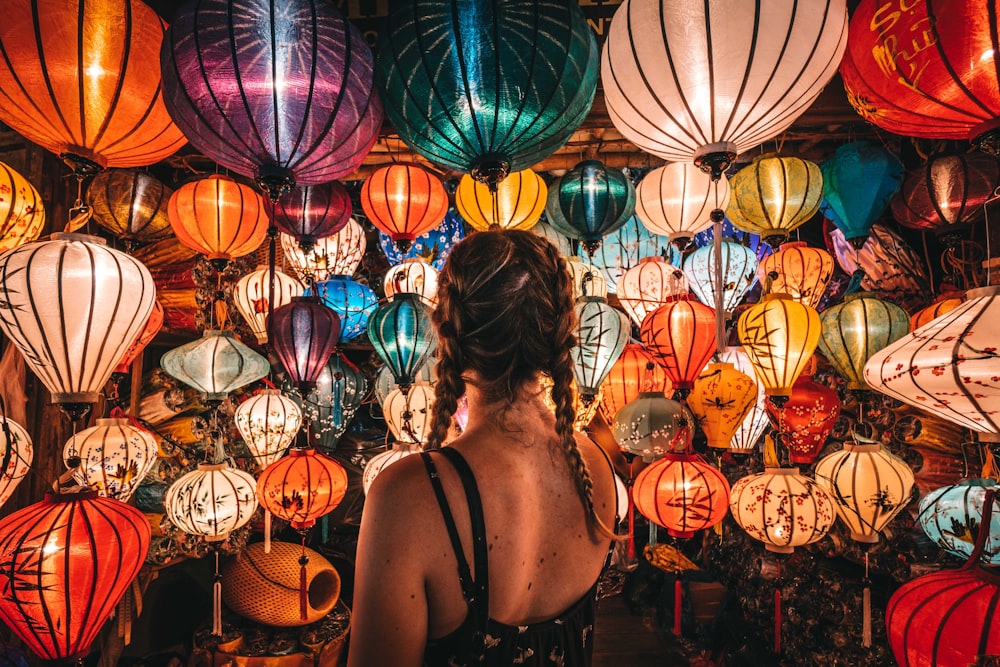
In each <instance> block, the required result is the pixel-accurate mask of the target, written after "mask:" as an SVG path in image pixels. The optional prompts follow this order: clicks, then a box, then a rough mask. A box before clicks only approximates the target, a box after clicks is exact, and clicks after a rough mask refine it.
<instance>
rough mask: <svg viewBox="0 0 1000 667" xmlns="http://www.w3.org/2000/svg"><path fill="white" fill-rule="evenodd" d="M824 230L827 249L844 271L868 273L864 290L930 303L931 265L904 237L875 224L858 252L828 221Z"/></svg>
mask: <svg viewBox="0 0 1000 667" xmlns="http://www.w3.org/2000/svg"><path fill="white" fill-rule="evenodd" d="M823 229H824V232H826V247H827V249H829V250H830V252H832V253H833V256H834V257H836V258H837V264H839V265H840V268H842V269H843V270H844V272H845V273H848V274H852V275H853V274H854V273H855V272H856V271H857V270H858V269H863V270H864V273H863V274H862V278H861V289H863V290H868V291H871V292H877V293H878V294H881V295H885V296H892V297H894V298H896V299H911V300H912V301H914V302H917V303H919V304H921V305H922V304H924V303H925V302H926V301H927V296H928V295H929V294H931V293H932V290H931V288H930V281H929V280H928V277H927V265H926V264H925V263H924V258H923V257H922V256H921V255H919V254H918V253H917V252H915V251H914V250H913V248H911V247H910V246H909V245H908V244H907V243H906V241H905V240H904V239H903V237H902V236H900V235H899V234H897V233H896V232H894V231H892V230H891V229H889V228H888V227H886V226H885V225H882V224H880V223H875V224H874V225H872V227H871V230H870V231H869V232H868V240H867V241H865V244H864V245H863V246H861V248H860V249H858V248H856V247H854V245H853V244H851V243H850V242H849V241H848V240H847V239H846V238H845V237H844V233H843V232H842V231H840V230H839V229H836V228H835V227H834V226H833V225H832V224H829V221H824V223H823Z"/></svg>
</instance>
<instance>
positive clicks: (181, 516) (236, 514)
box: [163, 443, 257, 542]
mask: <svg viewBox="0 0 1000 667" xmlns="http://www.w3.org/2000/svg"><path fill="white" fill-rule="evenodd" d="M216 444H217V446H219V447H220V449H221V443H216ZM255 482H256V480H254V478H253V475H251V474H250V473H248V472H244V471H242V470H239V469H237V468H233V467H230V465H229V464H228V463H226V462H224V461H220V462H219V463H199V464H198V468H197V469H196V470H192V471H191V472H189V473H187V474H186V475H182V476H181V477H179V478H177V479H176V480H175V481H174V483H173V484H171V485H170V486H169V487H167V491H166V493H165V494H164V496H163V506H164V507H165V508H166V510H167V517H168V518H169V519H170V521H171V523H173V524H174V525H175V526H177V527H178V528H179V529H180V530H182V531H184V532H185V533H188V534H189V535H197V536H200V537H204V538H205V540H206V541H208V542H221V541H223V540H225V539H226V538H227V537H229V534H230V533H231V532H233V531H234V530H237V529H239V528H241V527H243V526H245V525H246V524H247V523H248V522H249V521H250V519H251V518H252V517H253V513H254V511H255V510H256V509H257V498H256V497H255V496H254V484H255Z"/></svg>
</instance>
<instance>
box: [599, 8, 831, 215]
mask: <svg viewBox="0 0 1000 667" xmlns="http://www.w3.org/2000/svg"><path fill="white" fill-rule="evenodd" d="M678 17H683V20H677V19H678ZM846 42H847V3H845V2H843V1H842V0H841V1H837V0H818V1H817V2H814V3H811V4H810V5H808V6H807V7H802V6H801V4H800V3H797V2H794V1H793V0H782V1H781V2H772V3H768V4H767V6H764V5H762V4H761V3H760V2H754V1H752V0H740V1H739V2H727V3H724V4H723V3H696V4H692V3H688V2H682V1H681V0H627V1H626V2H623V3H622V5H621V6H620V7H619V8H618V10H617V11H616V12H615V16H614V19H613V20H612V22H611V28H610V29H609V30H608V36H607V39H606V40H605V42H604V54H603V58H602V59H601V81H602V83H603V84H604V97H605V102H606V104H607V107H608V115H609V116H610V117H611V121H612V122H613V123H614V125H615V127H616V128H618V130H619V131H620V132H621V133H622V134H623V135H625V138H626V139H628V140H629V141H631V142H633V143H634V144H635V145H637V146H638V147H639V148H640V149H642V150H643V151H645V152H647V153H652V154H653V155H657V156H659V157H662V158H664V159H666V160H670V161H681V162H691V161H693V160H694V161H697V160H700V159H703V158H705V157H706V156H707V155H711V154H719V153H722V154H727V155H728V157H727V158H726V162H731V161H732V159H733V158H734V157H735V155H736V154H737V153H742V152H743V151H745V150H747V149H750V148H753V147H755V146H758V145H760V144H761V143H763V142H765V141H767V140H768V139H771V138H772V137H776V136H778V135H779V134H781V133H782V132H784V131H785V130H786V129H788V127H789V126H790V125H791V124H792V123H793V122H795V119H796V118H797V117H798V116H799V114H801V113H802V112H803V111H805V110H806V109H807V108H808V107H809V105H810V104H812V103H813V100H815V99H816V97H817V96H818V95H819V94H820V92H821V91H822V90H823V87H824V86H826V84H827V83H828V82H829V81H830V79H831V78H832V77H833V75H834V74H836V72H837V65H838V64H839V63H840V58H841V56H842V55H843V52H844V48H845V46H846ZM765 45H766V46H765ZM722 72H725V73H726V74H725V75H723V74H722ZM724 166H726V165H725V163H723V164H717V165H716V167H715V168H716V169H717V170H719V171H724V170H725V169H724V168H723V167H724ZM720 208H725V207H724V206H720Z"/></svg>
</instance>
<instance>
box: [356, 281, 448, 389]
mask: <svg viewBox="0 0 1000 667" xmlns="http://www.w3.org/2000/svg"><path fill="white" fill-rule="evenodd" d="M368 339H369V340H370V341H371V343H372V345H373V346H374V347H375V352H377V353H378V356H379V357H381V358H382V361H384V362H385V365H386V366H388V367H389V370H390V371H391V372H392V375H393V377H394V378H395V380H396V384H398V385H399V388H400V389H402V390H403V391H406V389H407V388H408V387H409V386H410V385H411V384H413V383H414V382H415V381H416V373H417V371H418V370H419V369H420V367H421V366H422V365H423V364H424V363H425V362H426V361H427V360H428V359H429V358H430V357H431V354H432V353H433V352H434V350H435V349H436V347H437V334H435V333H434V328H433V326H432V325H431V319H430V311H429V310H428V308H427V307H426V306H425V305H424V304H423V303H422V302H421V301H420V297H418V296H417V295H416V294H408V293H405V292H404V293H402V294H396V295H395V296H393V297H392V298H391V299H390V300H389V301H388V302H386V303H384V304H382V305H381V306H379V308H378V310H376V311H375V313H374V314H372V316H371V317H370V318H369V319H368Z"/></svg>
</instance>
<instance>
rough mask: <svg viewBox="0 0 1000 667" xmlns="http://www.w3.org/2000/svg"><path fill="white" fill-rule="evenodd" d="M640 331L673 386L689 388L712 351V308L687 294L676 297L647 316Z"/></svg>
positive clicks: (713, 323) (713, 331)
mask: <svg viewBox="0 0 1000 667" xmlns="http://www.w3.org/2000/svg"><path fill="white" fill-rule="evenodd" d="M639 335H640V337H641V338H642V344H643V345H645V346H646V350H647V351H648V352H649V354H650V356H651V357H653V360H654V361H656V363H658V364H660V366H662V367H663V368H664V370H666V372H667V377H669V378H670V381H671V382H673V384H674V389H681V390H689V389H691V387H693V386H694V381H695V379H696V378H697V377H698V374H699V373H701V370H702V369H703V368H705V364H706V363H708V360H709V359H710V358H711V356H712V355H713V354H714V353H715V348H716V341H715V311H714V310H713V309H711V308H709V307H708V306H706V305H704V304H702V303H699V302H697V301H695V300H694V299H692V298H691V297H689V296H683V297H676V298H675V299H673V300H671V301H670V302H669V303H667V304H666V305H663V306H660V307H659V308H657V309H656V310H654V311H653V312H651V313H649V315H647V316H646V318H645V319H644V320H643V321H642V328H641V329H640V331H639Z"/></svg>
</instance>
